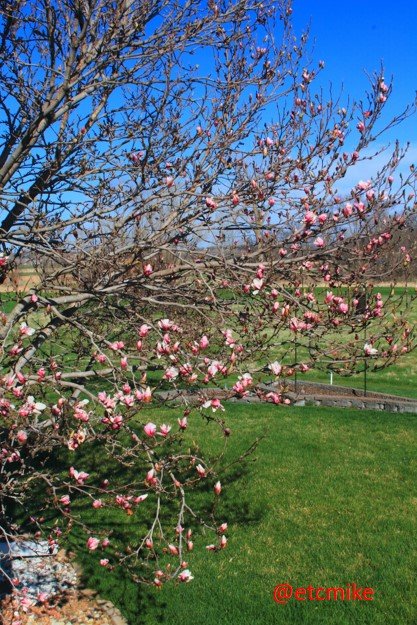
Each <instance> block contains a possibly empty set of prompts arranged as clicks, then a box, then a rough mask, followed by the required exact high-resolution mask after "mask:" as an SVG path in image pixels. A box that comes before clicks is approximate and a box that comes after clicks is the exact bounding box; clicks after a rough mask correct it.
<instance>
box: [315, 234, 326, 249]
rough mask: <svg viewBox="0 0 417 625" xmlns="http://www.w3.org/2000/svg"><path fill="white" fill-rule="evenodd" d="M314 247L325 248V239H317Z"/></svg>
mask: <svg viewBox="0 0 417 625" xmlns="http://www.w3.org/2000/svg"><path fill="white" fill-rule="evenodd" d="M314 245H315V246H316V247H318V248H322V247H324V239H323V238H322V237H317V239H316V240H315V241H314Z"/></svg>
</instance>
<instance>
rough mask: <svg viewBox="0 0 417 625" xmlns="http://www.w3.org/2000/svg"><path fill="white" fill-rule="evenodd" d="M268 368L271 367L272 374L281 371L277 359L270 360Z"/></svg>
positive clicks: (277, 373)
mask: <svg viewBox="0 0 417 625" xmlns="http://www.w3.org/2000/svg"><path fill="white" fill-rule="evenodd" d="M269 369H271V371H272V373H273V374H274V375H277V376H278V375H280V374H281V372H282V365H281V364H280V363H279V362H278V361H277V360H275V361H274V362H271V364H270V365H269Z"/></svg>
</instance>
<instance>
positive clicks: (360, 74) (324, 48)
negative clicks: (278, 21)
mask: <svg viewBox="0 0 417 625" xmlns="http://www.w3.org/2000/svg"><path fill="white" fill-rule="evenodd" d="M293 18H294V26H295V29H296V32H297V34H299V33H301V32H302V30H303V27H304V26H305V25H306V24H310V47H311V45H314V49H313V59H314V60H319V59H322V60H323V61H325V64H326V67H325V71H324V72H323V74H322V76H321V80H320V82H321V84H322V85H323V86H325V85H326V84H329V83H330V82H331V83H332V84H333V86H334V87H335V89H336V92H337V88H339V87H340V86H341V85H343V86H344V93H345V94H346V95H347V94H349V95H350V96H351V97H353V98H354V99H360V98H361V97H362V96H363V93H364V90H365V89H366V88H367V85H368V84H369V83H368V79H367V77H366V74H365V71H368V73H371V74H372V73H373V72H374V71H375V70H377V69H379V67H380V64H381V61H382V62H383V65H384V67H385V78H386V79H389V78H391V76H393V77H394V90H393V94H392V96H391V99H390V102H389V104H388V106H387V109H386V113H387V117H388V116H391V115H392V114H395V113H398V112H399V111H400V110H402V108H404V106H405V104H407V103H408V102H410V101H412V100H413V99H414V96H415V92H416V91H417V1H416V0H396V1H395V2H394V1H392V0H361V1H359V0H344V1H342V0H294V12H293ZM389 138H390V139H391V140H392V139H395V138H398V139H400V141H401V142H406V141H410V142H411V143H412V144H414V145H415V146H417V117H413V118H412V119H410V120H408V121H407V122H406V123H405V124H404V126H403V127H401V126H400V127H397V128H396V129H394V130H393V131H392V132H391V133H390V137H389Z"/></svg>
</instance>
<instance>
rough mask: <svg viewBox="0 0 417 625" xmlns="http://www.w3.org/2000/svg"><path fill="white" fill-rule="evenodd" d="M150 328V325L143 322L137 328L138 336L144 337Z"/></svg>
mask: <svg viewBox="0 0 417 625" xmlns="http://www.w3.org/2000/svg"><path fill="white" fill-rule="evenodd" d="M150 330H151V326H148V325H147V324H146V323H143V324H142V325H141V326H140V328H139V330H138V332H139V336H140V337H141V338H145V336H147V335H148V334H149V331H150Z"/></svg>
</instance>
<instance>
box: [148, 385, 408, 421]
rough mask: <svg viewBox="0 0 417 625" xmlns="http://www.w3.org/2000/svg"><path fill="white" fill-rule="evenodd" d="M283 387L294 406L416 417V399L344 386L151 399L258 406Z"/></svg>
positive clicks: (163, 394) (206, 391)
mask: <svg viewBox="0 0 417 625" xmlns="http://www.w3.org/2000/svg"><path fill="white" fill-rule="evenodd" d="M283 385H284V386H285V387H286V389H287V390H286V391H285V392H284V396H285V397H287V398H288V399H290V400H291V404H292V405H294V406H308V405H310V406H330V407H333V408H353V409H355V410H378V411H386V412H398V413H411V414H417V400H416V399H413V398H411V397H401V396H399V395H390V394H387V393H377V392H375V391H367V393H366V395H365V393H364V391H363V390H361V389H355V388H351V387H346V386H339V385H330V384H323V383H321V382H309V381H304V380H303V381H297V384H296V383H295V382H294V380H285V381H283V382H282V383H280V384H276V383H274V384H259V385H258V386H257V389H258V393H256V392H250V393H249V394H248V395H246V396H245V397H238V396H236V395H234V394H233V391H232V390H231V389H227V388H225V389H221V388H212V387H208V388H201V389H193V390H190V391H186V390H184V389H182V390H172V391H158V392H156V393H155V395H154V396H155V399H159V400H161V401H164V402H171V403H173V404H174V405H176V404H181V403H183V399H184V397H185V398H186V399H187V402H188V403H189V404H191V405H197V404H200V403H201V402H202V400H203V401H204V400H205V399H212V398H214V397H216V398H218V399H221V400H224V401H226V400H227V401H231V402H239V403H245V404H247V403H249V404H252V403H260V402H263V401H264V400H263V399H262V398H261V397H260V394H262V393H265V394H266V393H268V392H271V391H276V392H281V389H282V386H283ZM259 391H260V393H259Z"/></svg>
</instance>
